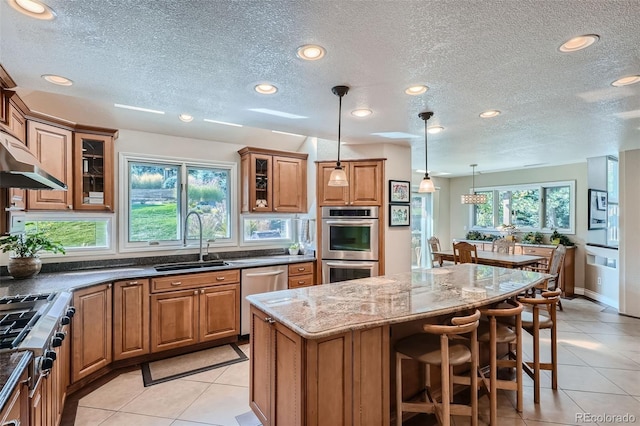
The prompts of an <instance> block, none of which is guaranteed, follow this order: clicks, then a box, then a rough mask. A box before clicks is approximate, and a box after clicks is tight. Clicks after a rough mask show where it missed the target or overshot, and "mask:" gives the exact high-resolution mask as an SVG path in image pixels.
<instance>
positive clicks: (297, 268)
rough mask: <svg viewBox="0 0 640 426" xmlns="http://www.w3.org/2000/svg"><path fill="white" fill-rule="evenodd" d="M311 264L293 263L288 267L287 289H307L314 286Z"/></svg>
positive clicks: (312, 266)
mask: <svg viewBox="0 0 640 426" xmlns="http://www.w3.org/2000/svg"><path fill="white" fill-rule="evenodd" d="M314 269H315V266H314V264H313V262H305V263H294V264H292V265H289V288H300V287H308V286H311V285H314V284H315V280H314V279H313V271H314Z"/></svg>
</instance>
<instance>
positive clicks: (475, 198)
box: [460, 164, 487, 204]
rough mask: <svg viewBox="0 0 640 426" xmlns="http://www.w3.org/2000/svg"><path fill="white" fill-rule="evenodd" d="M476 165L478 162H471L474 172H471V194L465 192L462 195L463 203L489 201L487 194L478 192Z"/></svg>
mask: <svg viewBox="0 0 640 426" xmlns="http://www.w3.org/2000/svg"><path fill="white" fill-rule="evenodd" d="M476 166H477V164H471V167H472V168H473V173H472V174H471V194H463V195H462V196H461V197H460V201H461V202H462V204H484V203H486V202H487V194H476V183H475V176H476Z"/></svg>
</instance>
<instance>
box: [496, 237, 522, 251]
mask: <svg viewBox="0 0 640 426" xmlns="http://www.w3.org/2000/svg"><path fill="white" fill-rule="evenodd" d="M491 251H492V252H496V253H504V254H515V252H516V242H515V241H509V240H507V239H505V238H500V239H498V240H495V241H493V243H492V244H491Z"/></svg>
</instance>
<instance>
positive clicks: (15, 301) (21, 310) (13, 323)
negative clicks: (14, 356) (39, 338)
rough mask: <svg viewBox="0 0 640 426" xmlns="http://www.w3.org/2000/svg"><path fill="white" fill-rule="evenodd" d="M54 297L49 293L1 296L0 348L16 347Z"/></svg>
mask: <svg viewBox="0 0 640 426" xmlns="http://www.w3.org/2000/svg"><path fill="white" fill-rule="evenodd" d="M54 297H55V294H54V293H49V294H29V295H18V296H5V297H2V298H0V350H7V349H14V348H16V347H17V346H18V345H19V344H20V342H22V341H23V340H24V338H25V337H26V336H27V334H28V333H29V331H30V330H31V329H32V328H33V326H34V325H35V323H36V322H37V321H38V319H40V317H41V316H42V314H43V312H44V310H45V309H46V307H47V306H48V304H49V302H50V301H51V300H53V299H54Z"/></svg>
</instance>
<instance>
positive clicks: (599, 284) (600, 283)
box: [598, 277, 602, 287]
mask: <svg viewBox="0 0 640 426" xmlns="http://www.w3.org/2000/svg"><path fill="white" fill-rule="evenodd" d="M601 285H602V277H598V287H600V286H601Z"/></svg>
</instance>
